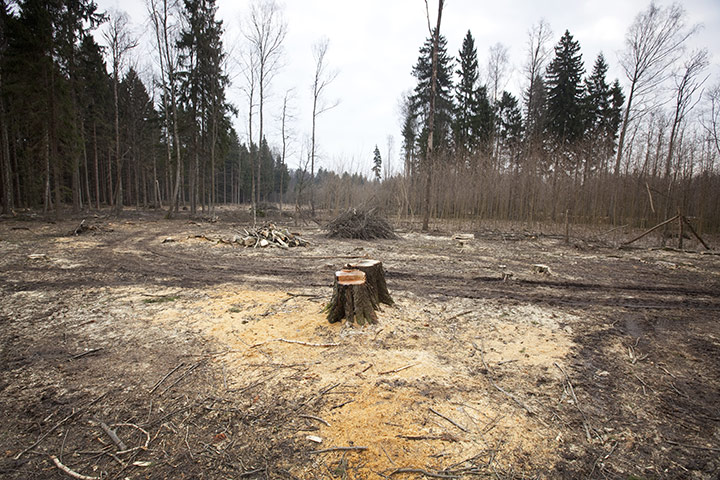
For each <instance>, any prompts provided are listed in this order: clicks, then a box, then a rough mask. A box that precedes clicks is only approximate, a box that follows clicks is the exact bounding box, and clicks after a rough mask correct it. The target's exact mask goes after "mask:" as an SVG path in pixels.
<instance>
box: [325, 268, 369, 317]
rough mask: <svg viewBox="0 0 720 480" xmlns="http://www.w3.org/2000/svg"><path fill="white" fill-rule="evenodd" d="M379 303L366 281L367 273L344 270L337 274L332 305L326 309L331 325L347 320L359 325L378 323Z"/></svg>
mask: <svg viewBox="0 0 720 480" xmlns="http://www.w3.org/2000/svg"><path fill="white" fill-rule="evenodd" d="M376 308H377V302H375V301H374V300H373V294H372V292H371V291H370V287H369V286H368V284H367V282H366V281H365V273H364V272H362V271H361V270H357V269H343V270H339V271H337V272H335V285H334V286H333V295H332V298H331V299H330V303H329V304H328V305H327V307H325V311H326V312H327V319H328V321H329V322H330V323H335V322H339V321H340V320H342V319H343V318H347V321H348V322H349V323H354V322H357V323H358V325H365V324H366V323H377V315H375V309H376Z"/></svg>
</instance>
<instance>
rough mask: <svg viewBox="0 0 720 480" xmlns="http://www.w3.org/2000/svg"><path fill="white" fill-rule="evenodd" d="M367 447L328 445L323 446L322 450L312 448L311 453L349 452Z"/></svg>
mask: <svg viewBox="0 0 720 480" xmlns="http://www.w3.org/2000/svg"><path fill="white" fill-rule="evenodd" d="M367 449H368V447H330V448H323V449H322V450H313V451H311V452H310V453H311V454H318V453H328V452H351V451H362V450H367Z"/></svg>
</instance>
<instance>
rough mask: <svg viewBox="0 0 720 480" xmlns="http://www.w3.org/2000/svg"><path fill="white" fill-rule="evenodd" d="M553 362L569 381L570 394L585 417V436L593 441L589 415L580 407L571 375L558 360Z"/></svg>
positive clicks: (583, 417)
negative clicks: (588, 419)
mask: <svg viewBox="0 0 720 480" xmlns="http://www.w3.org/2000/svg"><path fill="white" fill-rule="evenodd" d="M553 364H554V365H555V366H556V367H557V368H559V369H560V371H561V372H562V373H563V375H565V381H566V382H567V385H568V387H569V389H570V394H571V395H572V397H573V403H574V404H575V408H577V411H578V412H580V415H581V416H582V419H583V428H584V429H585V436H586V437H587V441H588V442H591V441H592V437H591V436H590V427H588V421H587V416H585V412H584V411H583V409H582V408H580V402H579V401H578V399H577V396H576V395H575V389H574V388H573V386H572V382H570V376H569V375H568V374H567V372H566V371H565V369H564V368H562V367H561V366H560V365H559V364H558V363H557V362H553Z"/></svg>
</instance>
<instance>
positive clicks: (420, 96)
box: [412, 35, 453, 151]
mask: <svg viewBox="0 0 720 480" xmlns="http://www.w3.org/2000/svg"><path fill="white" fill-rule="evenodd" d="M432 45H433V40H432V37H431V38H428V39H427V40H426V41H425V43H424V44H423V46H422V47H421V48H420V56H419V57H418V61H417V63H416V64H415V66H414V67H413V70H412V75H413V76H414V77H415V78H416V79H417V85H416V86H415V90H414V93H413V96H412V106H413V112H414V114H415V115H416V118H417V120H418V123H419V125H420V136H419V142H420V147H421V150H422V151H424V150H425V148H423V147H424V145H425V144H426V143H427V137H428V131H427V120H428V115H429V113H430V111H429V106H430V97H431V96H432V50H433V47H432ZM437 58H438V64H437V81H436V84H435V88H436V90H435V92H436V93H435V122H434V123H435V125H434V135H433V137H434V139H433V144H434V146H433V148H434V149H435V150H440V151H442V150H449V148H450V129H451V125H452V119H453V99H452V87H453V84H452V68H451V65H452V61H453V59H452V57H450V56H449V55H448V53H447V39H446V38H445V37H444V36H443V35H440V37H439V41H438V54H437Z"/></svg>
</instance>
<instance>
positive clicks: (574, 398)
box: [553, 338, 639, 442]
mask: <svg viewBox="0 0 720 480" xmlns="http://www.w3.org/2000/svg"><path fill="white" fill-rule="evenodd" d="M638 340H639V338H638ZM553 365H555V366H556V367H557V368H559V369H560V371H561V372H562V373H563V375H565V381H566V382H567V384H568V387H569V388H570V394H571V395H572V397H573V403H574V404H575V408H577V410H578V412H580V415H581V416H582V419H583V428H584V429H585V436H586V437H587V441H588V442H591V441H592V437H591V436H590V428H589V427H588V421H587V417H586V416H585V412H583V410H582V408H580V402H579V401H578V399H577V396H576V395H575V389H574V388H573V386H572V383H571V382H570V376H569V375H568V374H567V372H566V371H565V369H564V368H562V367H561V366H560V365H559V364H558V363H557V362H553Z"/></svg>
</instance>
